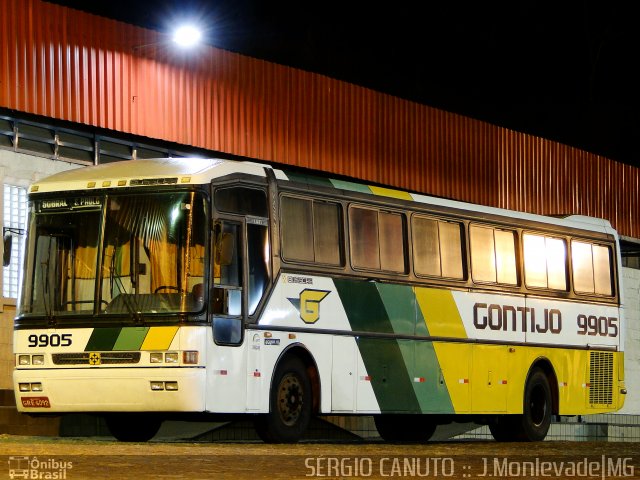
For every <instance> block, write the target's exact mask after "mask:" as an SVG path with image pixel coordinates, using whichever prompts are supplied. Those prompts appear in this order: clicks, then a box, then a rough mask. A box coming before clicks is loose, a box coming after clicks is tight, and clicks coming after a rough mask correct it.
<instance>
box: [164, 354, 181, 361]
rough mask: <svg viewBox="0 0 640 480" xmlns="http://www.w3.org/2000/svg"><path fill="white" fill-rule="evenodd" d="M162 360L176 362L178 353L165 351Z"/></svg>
mask: <svg viewBox="0 0 640 480" xmlns="http://www.w3.org/2000/svg"><path fill="white" fill-rule="evenodd" d="M164 361H165V362H166V363H178V354H177V353H173V352H172V353H165V354H164Z"/></svg>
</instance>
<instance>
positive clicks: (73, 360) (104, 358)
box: [52, 352, 140, 365]
mask: <svg viewBox="0 0 640 480" xmlns="http://www.w3.org/2000/svg"><path fill="white" fill-rule="evenodd" d="M91 353H94V352H82V353H54V354H53V355H52V357H53V363H54V365H95V364H91V363H90V362H89V355H90V354H91ZM98 353H100V364H101V365H113V364H125V363H139V362H140V352H98Z"/></svg>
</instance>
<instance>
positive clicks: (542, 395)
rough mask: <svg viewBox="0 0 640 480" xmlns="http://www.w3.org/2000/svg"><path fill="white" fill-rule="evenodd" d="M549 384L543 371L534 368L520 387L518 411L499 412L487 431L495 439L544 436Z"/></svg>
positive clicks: (536, 439)
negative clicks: (502, 413)
mask: <svg viewBox="0 0 640 480" xmlns="http://www.w3.org/2000/svg"><path fill="white" fill-rule="evenodd" d="M552 408H553V403H552V399H551V387H550V386H549V380H548V379H547V376H546V375H545V373H544V372H543V371H542V370H541V369H539V368H536V369H534V370H533V371H532V372H531V374H530V375H529V378H528V380H527V384H526V386H525V389H524V404H523V413H522V415H502V416H499V417H496V419H495V420H494V422H493V423H491V424H490V425H489V430H490V431H491V435H493V438H495V439H496V440H497V441H498V442H514V441H524V442H539V441H541V440H544V437H546V436H547V432H548V431H549V427H550V426H551V411H552Z"/></svg>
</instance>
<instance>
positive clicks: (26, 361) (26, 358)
mask: <svg viewBox="0 0 640 480" xmlns="http://www.w3.org/2000/svg"><path fill="white" fill-rule="evenodd" d="M18 365H31V355H18Z"/></svg>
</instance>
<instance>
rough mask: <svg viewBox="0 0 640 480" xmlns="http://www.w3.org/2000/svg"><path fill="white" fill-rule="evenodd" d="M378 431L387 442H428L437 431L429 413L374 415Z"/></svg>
mask: <svg viewBox="0 0 640 480" xmlns="http://www.w3.org/2000/svg"><path fill="white" fill-rule="evenodd" d="M373 421H374V423H375V424H376V429H377V430H378V433H379V434H380V436H381V437H382V439H383V440H385V441H386V442H427V441H428V440H429V439H430V438H431V437H432V436H433V433H434V432H435V431H436V426H437V425H436V424H435V422H433V421H432V420H431V419H430V418H429V416H428V415H419V414H418V415H402V414H400V415H393V414H389V415H384V414H383V415H374V417H373Z"/></svg>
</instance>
